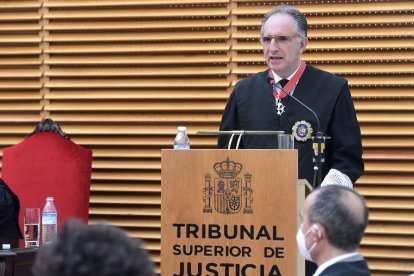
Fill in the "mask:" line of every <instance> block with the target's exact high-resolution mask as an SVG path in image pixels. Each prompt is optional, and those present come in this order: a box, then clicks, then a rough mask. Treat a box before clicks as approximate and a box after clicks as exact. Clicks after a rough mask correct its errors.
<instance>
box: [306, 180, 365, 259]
mask: <svg viewBox="0 0 414 276" xmlns="http://www.w3.org/2000/svg"><path fill="white" fill-rule="evenodd" d="M315 191H317V192H318V193H317V194H316V195H315V199H314V201H313V203H312V204H311V206H310V207H309V210H308V213H309V221H310V223H315V222H317V223H320V224H322V225H323V226H324V227H325V232H326V236H327V238H328V240H329V242H330V243H331V244H332V245H333V246H335V247H336V248H339V249H342V250H345V251H348V252H349V251H353V250H356V249H357V248H358V247H359V244H360V242H361V240H362V237H363V236H364V232H365V228H366V227H367V224H368V208H367V206H366V204H365V200H364V198H363V197H362V196H361V195H360V194H358V193H357V192H356V191H354V190H352V189H349V188H345V187H342V186H338V185H329V186H325V187H321V188H318V189H317V190H315ZM349 193H352V194H354V195H355V196H356V197H357V198H358V199H359V201H360V203H361V206H362V214H361V212H359V211H358V212H355V209H354V208H352V207H351V206H349V203H348V201H347V199H348V196H349ZM360 209H361V208H357V210H360Z"/></svg>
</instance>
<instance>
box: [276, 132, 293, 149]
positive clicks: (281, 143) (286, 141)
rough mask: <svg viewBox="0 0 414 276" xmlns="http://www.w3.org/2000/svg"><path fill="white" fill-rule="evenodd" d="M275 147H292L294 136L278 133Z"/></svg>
mask: <svg viewBox="0 0 414 276" xmlns="http://www.w3.org/2000/svg"><path fill="white" fill-rule="evenodd" d="M277 148H278V149H294V148H295V138H294V137H293V135H292V134H279V135H278V136H277Z"/></svg>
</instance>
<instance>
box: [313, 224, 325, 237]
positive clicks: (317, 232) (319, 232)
mask: <svg viewBox="0 0 414 276" xmlns="http://www.w3.org/2000/svg"><path fill="white" fill-rule="evenodd" d="M321 228H322V229H321ZM323 230H324V227H323V226H322V225H320V224H316V223H315V224H312V226H311V228H310V231H311V233H312V234H313V237H317V239H318V240H320V239H321V238H322V231H323Z"/></svg>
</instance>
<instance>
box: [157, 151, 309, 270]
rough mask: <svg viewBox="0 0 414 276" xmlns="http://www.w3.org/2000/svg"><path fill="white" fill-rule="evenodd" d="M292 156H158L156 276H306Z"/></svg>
mask: <svg viewBox="0 0 414 276" xmlns="http://www.w3.org/2000/svg"><path fill="white" fill-rule="evenodd" d="M297 159H298V157H297V151H296V150H268V149H266V150H219V149H217V150H162V154H161V275H162V276H171V275H183V276H187V275H235V276H237V275H289V276H290V275H305V273H304V260H303V259H302V258H301V257H300V256H299V255H300V254H298V252H297V245H296V233H297V229H298V227H299V225H300V218H299V212H300V210H301V207H302V205H303V202H304V199H305V184H304V183H305V181H299V182H298V167H297V166H298V165H297V164H298V160H297Z"/></svg>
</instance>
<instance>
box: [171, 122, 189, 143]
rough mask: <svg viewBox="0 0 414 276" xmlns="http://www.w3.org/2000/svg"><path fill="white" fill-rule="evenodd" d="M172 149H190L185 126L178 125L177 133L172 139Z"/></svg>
mask: <svg viewBox="0 0 414 276" xmlns="http://www.w3.org/2000/svg"><path fill="white" fill-rule="evenodd" d="M174 149H190V139H188V135H187V128H186V127H185V126H179V127H178V133H177V136H175V139H174Z"/></svg>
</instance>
